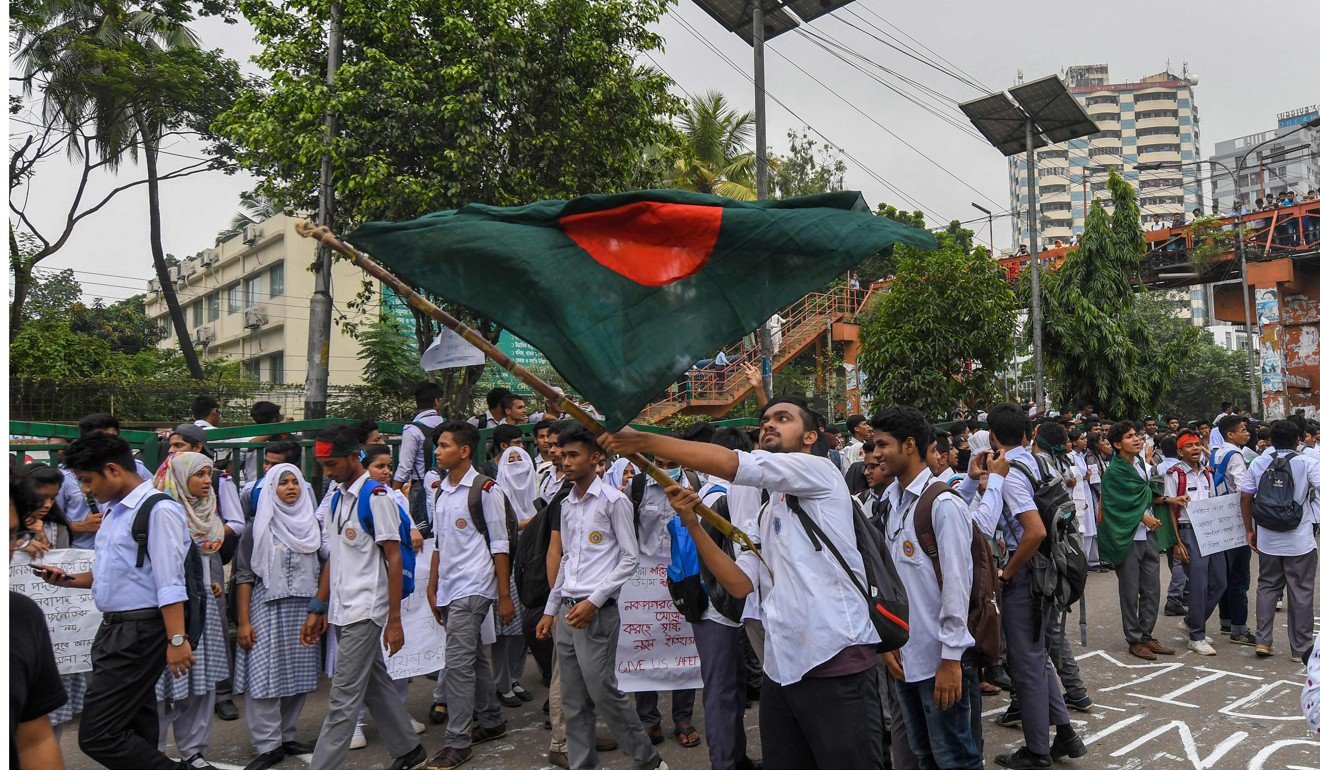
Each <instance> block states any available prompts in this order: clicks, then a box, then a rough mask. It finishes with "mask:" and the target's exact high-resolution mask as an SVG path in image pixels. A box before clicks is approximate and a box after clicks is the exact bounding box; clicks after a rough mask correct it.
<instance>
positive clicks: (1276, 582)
mask: <svg viewBox="0 0 1320 770" xmlns="http://www.w3.org/2000/svg"><path fill="white" fill-rule="evenodd" d="M1279 454H1280V455H1286V456H1288V458H1289V460H1288V467H1289V471H1290V472H1291V473H1292V478H1293V500H1295V501H1297V502H1298V503H1299V504H1301V505H1303V506H1305V505H1306V502H1307V500H1309V499H1311V498H1312V497H1314V496H1316V495H1320V463H1317V462H1315V461H1313V460H1311V458H1309V457H1305V456H1303V455H1301V454H1298V453H1297V452H1295V451H1292V450H1286V451H1283V452H1280V453H1279ZM1275 459H1277V457H1275V456H1270V455H1262V456H1260V457H1258V458H1256V459H1255V460H1254V461H1253V462H1252V463H1251V467H1250V468H1248V470H1247V477H1246V480H1245V481H1244V482H1243V484H1242V488H1241V492H1242V493H1243V494H1249V495H1254V494H1256V490H1257V489H1259V487H1260V480H1261V476H1263V475H1264V473H1265V471H1266V469H1268V468H1269V467H1270V463H1271V462H1273V461H1274V460H1275ZM1256 552H1257V553H1258V554H1259V558H1260V576H1259V578H1258V579H1257V581H1256V644H1257V645H1258V646H1259V645H1265V646H1266V647H1272V646H1273V645H1274V606H1275V604H1276V603H1277V602H1278V601H1279V599H1280V598H1282V597H1283V592H1284V589H1285V588H1286V589H1287V591H1288V646H1289V648H1290V649H1291V651H1292V654H1293V656H1294V657H1301V658H1305V657H1306V656H1307V655H1309V654H1310V652H1311V647H1312V645H1313V644H1314V641H1315V570H1316V543H1315V530H1314V529H1313V528H1312V527H1311V526H1309V524H1308V522H1307V521H1306V520H1305V516H1303V521H1302V522H1301V523H1300V524H1298V525H1297V527H1296V528H1295V529H1293V530H1291V531H1289V532H1275V531H1274V530H1272V529H1266V528H1265V527H1260V526H1258V527H1256Z"/></svg>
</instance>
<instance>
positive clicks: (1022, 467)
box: [1008, 460, 1045, 495]
mask: <svg viewBox="0 0 1320 770" xmlns="http://www.w3.org/2000/svg"><path fill="white" fill-rule="evenodd" d="M1008 465H1009V467H1011V468H1017V469H1018V470H1019V471H1021V472H1022V475H1023V476H1026V477H1027V483H1028V484H1030V485H1031V493H1032V494H1033V495H1034V494H1035V493H1036V491H1037V490H1038V489H1040V482H1038V481H1036V477H1035V476H1033V475H1031V470H1030V469H1028V468H1027V466H1026V464H1025V463H1023V462H1022V461H1021V460H1009V461H1008ZM1038 470H1039V469H1038ZM1041 478H1042V479H1044V478H1045V475H1044V474H1041Z"/></svg>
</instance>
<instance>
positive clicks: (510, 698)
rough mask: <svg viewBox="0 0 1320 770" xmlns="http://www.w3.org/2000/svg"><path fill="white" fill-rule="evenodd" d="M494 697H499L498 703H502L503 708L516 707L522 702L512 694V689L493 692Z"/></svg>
mask: <svg viewBox="0 0 1320 770" xmlns="http://www.w3.org/2000/svg"><path fill="white" fill-rule="evenodd" d="M495 697H497V698H499V699H500V703H502V704H503V705H504V707H505V708H511V709H516V708H519V707H521V706H522V704H523V702H522V700H521V699H520V698H519V697H518V696H517V695H516V694H514V692H513V690H509V691H508V692H498V693H495Z"/></svg>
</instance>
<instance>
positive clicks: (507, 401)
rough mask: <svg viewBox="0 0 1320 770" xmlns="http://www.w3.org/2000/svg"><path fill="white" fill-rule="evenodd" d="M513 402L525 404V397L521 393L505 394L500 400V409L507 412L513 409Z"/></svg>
mask: <svg viewBox="0 0 1320 770" xmlns="http://www.w3.org/2000/svg"><path fill="white" fill-rule="evenodd" d="M514 401H522V402H526V401H527V397H526V396H524V395H522V394H521V393H505V394H504V397H503V398H501V399H500V408H501V409H503V410H505V411H508V410H509V409H512V408H513V402H514Z"/></svg>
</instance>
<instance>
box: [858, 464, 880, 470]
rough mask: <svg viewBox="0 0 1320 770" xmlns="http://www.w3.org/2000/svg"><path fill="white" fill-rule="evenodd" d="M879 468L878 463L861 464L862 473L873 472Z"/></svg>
mask: <svg viewBox="0 0 1320 770" xmlns="http://www.w3.org/2000/svg"><path fill="white" fill-rule="evenodd" d="M879 467H880V463H863V464H862V470H864V471H873V470H875V469H876V468H879Z"/></svg>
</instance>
